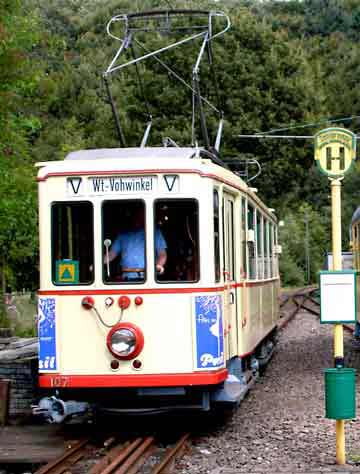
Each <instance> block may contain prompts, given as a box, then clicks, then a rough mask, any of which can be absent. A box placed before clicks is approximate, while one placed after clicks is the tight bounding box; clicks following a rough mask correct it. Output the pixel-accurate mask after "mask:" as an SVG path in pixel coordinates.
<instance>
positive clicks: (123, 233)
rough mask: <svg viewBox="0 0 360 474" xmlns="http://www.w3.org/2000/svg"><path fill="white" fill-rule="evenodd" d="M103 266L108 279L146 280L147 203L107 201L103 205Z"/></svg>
mask: <svg viewBox="0 0 360 474" xmlns="http://www.w3.org/2000/svg"><path fill="white" fill-rule="evenodd" d="M102 225H103V239H102V243H103V255H104V261H103V268H104V272H103V275H104V281H105V282H107V283H142V282H144V281H145V278H146V255H145V249H146V233H145V203H144V202H143V201H141V200H140V199H136V200H135V199H134V200H126V201H125V200H119V201H105V202H104V203H103V207H102Z"/></svg>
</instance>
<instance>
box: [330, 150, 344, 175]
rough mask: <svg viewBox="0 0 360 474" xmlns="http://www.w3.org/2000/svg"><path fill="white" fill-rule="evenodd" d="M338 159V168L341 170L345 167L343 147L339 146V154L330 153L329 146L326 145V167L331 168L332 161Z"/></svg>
mask: <svg viewBox="0 0 360 474" xmlns="http://www.w3.org/2000/svg"><path fill="white" fill-rule="evenodd" d="M335 160H339V170H341V171H343V170H344V169H345V148H344V147H343V146H340V147H339V156H332V155H331V147H329V146H328V147H326V168H327V169H328V170H329V171H331V170H332V162H333V161H335Z"/></svg>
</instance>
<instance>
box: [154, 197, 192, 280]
mask: <svg viewBox="0 0 360 474" xmlns="http://www.w3.org/2000/svg"><path fill="white" fill-rule="evenodd" d="M154 221H155V222H154V242H155V254H156V261H155V265H156V270H157V271H156V281H157V282H159V283H175V282H196V281H198V280H199V278H200V272H199V216H198V203H197V201H195V200H194V199H160V200H157V201H156V202H155V209H154ZM159 235H160V236H161V239H163V241H164V243H163V245H165V249H166V250H165V252H166V255H165V258H166V260H165V263H164V268H163V271H161V270H162V269H161V268H160V271H159V266H160V267H161V263H162V262H161V255H160V252H159V250H160V249H159V246H158V240H159ZM159 263H160V265H159Z"/></svg>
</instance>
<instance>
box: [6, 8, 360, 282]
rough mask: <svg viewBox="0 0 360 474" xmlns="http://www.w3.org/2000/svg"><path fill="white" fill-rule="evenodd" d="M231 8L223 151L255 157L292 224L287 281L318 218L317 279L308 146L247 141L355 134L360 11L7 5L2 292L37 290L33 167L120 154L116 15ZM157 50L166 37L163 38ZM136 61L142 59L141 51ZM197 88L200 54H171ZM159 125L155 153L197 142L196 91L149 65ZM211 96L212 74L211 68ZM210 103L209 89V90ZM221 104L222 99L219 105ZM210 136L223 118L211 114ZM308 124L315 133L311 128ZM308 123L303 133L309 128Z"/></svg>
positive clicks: (316, 214)
mask: <svg viewBox="0 0 360 474" xmlns="http://www.w3.org/2000/svg"><path fill="white" fill-rule="evenodd" d="M169 5H170V6H172V7H175V6H176V7H184V6H186V7H193V8H194V7H196V8H207V9H208V8H216V9H223V10H224V9H225V10H227V11H228V13H229V14H230V16H231V20H232V28H231V30H230V32H229V33H228V34H227V35H226V36H225V37H223V38H222V39H220V40H219V41H217V42H216V44H214V53H215V57H216V59H217V64H218V76H219V83H220V92H221V94H220V95H221V97H220V99H221V102H222V104H223V109H224V113H225V119H226V121H225V130H224V138H223V147H222V153H223V156H226V157H235V158H236V157H240V158H252V157H255V158H256V159H258V160H259V161H260V163H261V166H262V174H261V176H260V177H259V178H257V179H256V182H254V185H255V186H256V187H257V188H258V189H259V194H260V195H261V197H262V198H263V199H264V200H265V201H266V202H267V203H268V205H269V206H271V207H275V208H276V211H277V215H278V216H279V218H280V219H283V220H284V221H285V226H284V227H283V228H282V230H281V237H282V244H283V248H284V254H283V257H282V272H283V281H284V283H285V284H302V283H304V281H305V274H304V268H305V259H304V251H303V249H304V245H305V227H304V215H305V214H306V215H307V216H308V221H309V246H310V255H311V262H312V264H311V279H312V280H313V279H315V278H316V272H317V271H318V270H319V268H320V267H321V266H322V263H323V261H324V255H325V252H326V251H328V250H330V243H329V242H330V237H329V219H330V203H329V196H328V195H329V186H328V182H327V180H326V179H325V178H324V177H322V176H320V175H319V173H318V172H317V171H316V170H315V169H314V165H313V148H312V142H311V140H305V139H304V140H270V139H240V138H239V137H238V135H239V134H252V133H255V132H260V131H269V130H272V129H285V130H284V131H283V132H282V133H283V134H301V135H312V134H314V133H315V132H316V131H318V130H320V129H322V128H325V127H326V126H328V125H330V124H331V123H332V122H331V121H330V118H331V119H335V120H337V121H336V122H334V123H335V124H336V125H339V126H346V127H348V128H350V129H351V130H353V131H355V132H356V131H357V130H358V127H359V123H360V122H359V118H358V117H357V118H352V119H349V117H354V116H357V115H358V114H359V115H360V113H359V112H360V110H359V109H360V92H359V91H358V89H357V88H356V81H357V77H358V75H359V69H360V54H359V53H360V45H359V36H360V2H359V1H358V0H304V1H296V0H292V1H288V2H283V1H282V2H280V1H278V2H277V1H268V2H260V1H256V0H253V1H250V0H248V1H245V0H243V1H241V0H239V1H230V0H228V1H226V0H223V1H222V2H216V3H214V2H207V1H201V0H199V1H186V2H181V1H178V2H176V1H175V0H171V1H157V2H156V1H151V0H143V1H139V0H138V1H136V2H133V1H130V0H110V1H108V2H103V1H102V0H22V1H21V2H20V0H0V127H1V134H0V186H1V193H0V274H1V281H2V288H3V289H4V287H5V285H7V284H9V285H12V286H13V287H15V288H18V289H20V288H22V287H28V288H35V287H36V286H37V278H36V267H37V238H36V235H37V230H36V186H35V180H34V177H35V170H34V168H33V164H34V163H35V162H36V161H46V160H55V159H62V158H63V157H64V156H65V155H66V153H68V152H69V151H71V150H76V149H80V148H96V147H113V146H118V138H117V135H116V130H115V127H114V123H113V118H112V115H111V110H110V107H109V104H108V102H107V99H106V94H105V89H104V83H103V80H102V73H103V71H104V70H105V69H106V67H107V66H108V64H109V62H110V60H111V58H112V55H113V54H114V51H115V49H116V46H117V45H116V44H115V42H114V40H112V39H110V38H109V37H108V36H107V35H106V32H105V25H106V23H107V21H108V19H109V18H110V17H111V16H113V15H114V14H118V13H120V12H125V11H131V10H139V9H141V10H145V9H151V8H167V7H169ZM151 41H152V44H153V45H155V44H156V45H157V44H161V42H162V41H163V38H162V37H161V36H154V37H153V38H152V39H151ZM138 53H139V51H138ZM163 59H164V60H166V61H167V62H168V63H169V64H171V66H172V67H173V68H174V69H175V70H176V71H177V72H178V73H181V74H182V75H184V77H185V78H186V79H190V71H191V65H192V64H193V63H194V60H195V55H194V51H193V50H191V48H190V47H187V49H185V53H184V50H182V49H179V50H172V51H171V52H168V53H166V54H165V55H164V57H163ZM134 72H135V69H132V70H131V69H130V70H129V71H127V72H125V73H123V74H121V75H118V76H117V77H116V78H114V80H113V84H112V86H113V91H114V96H115V97H116V100H117V104H118V106H119V111H120V118H121V121H122V123H123V125H124V132H125V135H126V138H127V142H128V144H129V145H135V146H136V145H138V144H139V143H140V140H141V136H142V133H143V130H144V126H145V123H146V108H145V107H144V98H143V95H142V94H141V90H140V89H139V87H138V85H137V82H136V76H135V74H134ZM141 73H142V77H143V81H144V84H146V91H147V96H148V101H149V108H150V111H151V113H152V114H153V116H154V129H153V132H152V134H151V139H150V144H151V145H159V144H161V142H162V139H163V138H164V137H167V136H169V137H171V138H172V139H174V140H175V141H176V142H178V143H181V144H183V145H186V144H189V143H190V140H191V137H190V123H191V95H190V94H189V92H188V91H187V90H186V89H184V88H183V87H182V86H181V85H180V84H179V83H178V82H176V81H174V79H173V78H172V77H171V76H169V75H168V74H167V73H164V72H163V71H162V70H161V68H160V67H159V65H158V64H157V63H156V62H154V61H149V62H148V63H147V64H146V66H142V67H141ZM202 73H203V77H204V80H203V82H202V86H203V87H204V89H206V86H207V83H208V81H207V79H208V78H209V71H208V70H207V69H206V68H203V70H202ZM208 92H209V94H210V96H212V97H213V96H214V91H213V89H211V88H210V89H209V90H208ZM213 98H214V97H213ZM207 117H208V122H209V125H210V128H211V131H212V140H213V139H214V135H215V132H216V120H215V117H214V116H213V115H211V114H210V113H209V111H207ZM309 124H313V125H312V126H308V125H309ZM300 125H301V126H302V127H300ZM359 182H360V179H359V172H358V170H356V171H355V172H353V173H352V175H351V176H349V177H347V178H346V180H345V184H344V193H343V195H344V202H343V204H344V208H343V221H344V229H343V230H344V232H343V236H344V247H346V246H347V244H348V240H347V239H348V223H349V220H350V217H351V214H352V212H353V211H354V209H355V208H356V206H357V204H358V202H359V200H360V199H359Z"/></svg>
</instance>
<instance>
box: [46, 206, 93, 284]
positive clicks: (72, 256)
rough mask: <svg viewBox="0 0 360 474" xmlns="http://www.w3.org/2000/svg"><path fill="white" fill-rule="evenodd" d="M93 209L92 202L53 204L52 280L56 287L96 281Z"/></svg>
mask: <svg viewBox="0 0 360 474" xmlns="http://www.w3.org/2000/svg"><path fill="white" fill-rule="evenodd" d="M93 249H94V234H93V206H92V204H91V203H90V202H59V203H54V204H53V205H52V279H53V282H54V284H55V285H84V284H85V285H86V284H90V283H92V282H93V281H94V250H93Z"/></svg>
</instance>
